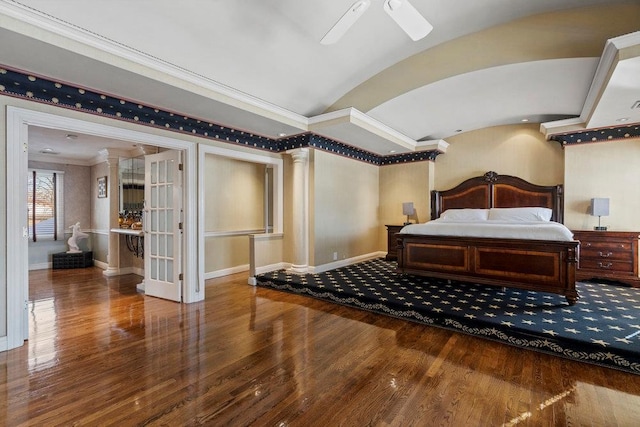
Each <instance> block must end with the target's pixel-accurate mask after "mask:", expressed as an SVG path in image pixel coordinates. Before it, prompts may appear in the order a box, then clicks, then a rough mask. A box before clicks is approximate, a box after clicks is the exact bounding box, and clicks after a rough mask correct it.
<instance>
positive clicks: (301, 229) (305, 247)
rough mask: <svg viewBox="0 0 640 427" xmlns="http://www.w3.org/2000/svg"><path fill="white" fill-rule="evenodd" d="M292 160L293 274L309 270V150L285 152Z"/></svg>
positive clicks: (300, 149)
mask: <svg viewBox="0 0 640 427" xmlns="http://www.w3.org/2000/svg"><path fill="white" fill-rule="evenodd" d="M287 153H288V154H290V155H291V157H292V158H293V194H292V206H293V215H292V219H293V256H294V259H293V265H292V266H291V270H292V271H293V272H295V273H306V272H307V270H308V269H309V209H308V207H309V195H308V178H309V149H308V148H298V149H295V150H291V151H288V152H287Z"/></svg>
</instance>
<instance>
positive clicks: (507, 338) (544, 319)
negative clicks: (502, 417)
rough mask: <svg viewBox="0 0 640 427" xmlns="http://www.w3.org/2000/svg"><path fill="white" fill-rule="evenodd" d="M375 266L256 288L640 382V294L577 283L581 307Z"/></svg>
mask: <svg viewBox="0 0 640 427" xmlns="http://www.w3.org/2000/svg"><path fill="white" fill-rule="evenodd" d="M395 269H396V264H395V262H393V261H385V260H384V259H382V258H380V259H375V260H371V261H366V262H362V263H358V264H353V265H350V266H347V267H342V268H338V269H335V270H331V271H327V272H324V273H320V274H305V275H300V274H296V273H291V272H288V271H285V270H278V271H273V272H270V273H265V274H262V275H259V276H258V277H257V282H258V285H259V286H264V287H269V288H273V289H277V290H282V291H288V292H293V293H297V294H302V295H308V296H311V297H314V298H319V299H323V300H327V301H331V302H335V303H339V304H343V305H347V306H351V307H355V308H360V309H364V310H369V311H373V312H376V313H380V314H384V315H389V316H394V317H398V318H401V319H407V320H411V321H415V322H419V323H423V324H426V325H432V326H439V327H444V328H448V329H452V330H455V331H459V332H463V333H467V334H471V335H475V336H478V337H483V338H488V339H492V340H495V341H500V342H503V343H506V344H510V345H514V346H517V347H523V348H527V349H531V350H536V351H542V352H546V353H550V354H554V355H557V356H561V357H566V358H570V359H574V360H578V361H581V362H587V363H593V364H598V365H602V366H607V367H611V368H615V369H620V370H624V371H627V372H631V373H634V374H640V289H638V288H630V287H626V286H623V285H615V284H611V283H593V282H578V283H577V289H578V293H579V295H580V299H579V300H578V302H577V304H575V305H573V306H569V305H568V304H567V302H566V299H565V298H564V297H563V296H561V295H556V294H549V293H544V292H534V291H524V290H520V289H515V288H499V287H491V286H485V285H479V284H474V283H463V282H456V281H450V280H443V279H434V278H427V277H420V276H412V275H399V274H397V273H396V272H395Z"/></svg>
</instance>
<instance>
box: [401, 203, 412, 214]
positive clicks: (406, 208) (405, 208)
mask: <svg viewBox="0 0 640 427" xmlns="http://www.w3.org/2000/svg"><path fill="white" fill-rule="evenodd" d="M402 214H403V215H413V202H405V203H403V204H402Z"/></svg>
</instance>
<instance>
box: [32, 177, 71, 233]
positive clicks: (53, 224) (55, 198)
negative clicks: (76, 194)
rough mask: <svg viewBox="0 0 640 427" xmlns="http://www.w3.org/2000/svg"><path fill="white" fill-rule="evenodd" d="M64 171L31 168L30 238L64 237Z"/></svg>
mask: <svg viewBox="0 0 640 427" xmlns="http://www.w3.org/2000/svg"><path fill="white" fill-rule="evenodd" d="M63 178H64V172H61V171H52V170H42V169H29V177H28V179H27V215H28V219H27V223H28V226H29V238H30V239H31V240H33V241H34V242H36V241H37V240H38V239H40V238H45V239H53V240H58V239H64V230H63V225H62V224H63V203H62V201H63V197H62V189H63Z"/></svg>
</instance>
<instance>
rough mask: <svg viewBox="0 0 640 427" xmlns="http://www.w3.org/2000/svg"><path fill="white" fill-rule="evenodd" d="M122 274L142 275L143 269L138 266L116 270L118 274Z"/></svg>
mask: <svg viewBox="0 0 640 427" xmlns="http://www.w3.org/2000/svg"><path fill="white" fill-rule="evenodd" d="M123 274H137V275H138V276H142V277H144V269H143V268H139V267H124V268H121V269H119V270H118V275H119V276H122V275H123Z"/></svg>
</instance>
